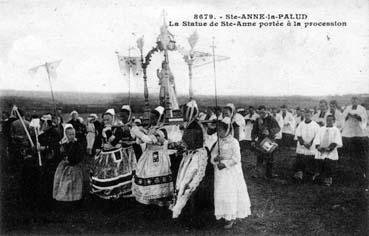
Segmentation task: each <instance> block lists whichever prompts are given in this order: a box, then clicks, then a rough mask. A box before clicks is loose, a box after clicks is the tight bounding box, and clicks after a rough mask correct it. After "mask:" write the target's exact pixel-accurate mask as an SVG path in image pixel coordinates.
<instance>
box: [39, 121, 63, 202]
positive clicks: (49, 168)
mask: <svg viewBox="0 0 369 236" xmlns="http://www.w3.org/2000/svg"><path fill="white" fill-rule="evenodd" d="M52 120H53V117H52V115H51V114H44V115H43V116H42V117H41V134H40V135H39V136H38V141H39V145H37V149H38V150H39V151H41V157H42V165H43V175H42V177H41V179H42V186H41V193H42V194H43V196H42V199H43V200H44V201H45V206H46V207H49V206H50V204H51V202H52V189H53V181H54V174H55V170H56V168H57V166H58V164H59V162H60V161H61V154H60V141H61V139H62V138H63V135H62V134H60V133H59V130H58V129H57V127H56V125H55V124H54V123H53V122H52Z"/></svg>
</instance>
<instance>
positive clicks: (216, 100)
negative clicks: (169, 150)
mask: <svg viewBox="0 0 369 236" xmlns="http://www.w3.org/2000/svg"><path fill="white" fill-rule="evenodd" d="M214 39H215V38H214V37H213V44H212V46H211V48H212V50H213V69H214V91H215V107H216V108H217V107H218V92H217V73H216V67H215V43H214ZM215 116H216V118H217V125H216V128H217V143H218V156H219V155H220V144H219V124H218V116H217V114H215ZM219 163H220V160H219Z"/></svg>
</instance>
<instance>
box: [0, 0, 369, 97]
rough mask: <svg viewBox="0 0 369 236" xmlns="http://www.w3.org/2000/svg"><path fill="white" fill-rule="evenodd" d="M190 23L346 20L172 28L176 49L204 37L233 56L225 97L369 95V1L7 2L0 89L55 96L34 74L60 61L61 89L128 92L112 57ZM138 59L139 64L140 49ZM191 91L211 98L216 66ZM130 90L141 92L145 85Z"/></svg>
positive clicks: (181, 84) (152, 79)
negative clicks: (260, 16) (261, 18)
mask: <svg viewBox="0 0 369 236" xmlns="http://www.w3.org/2000/svg"><path fill="white" fill-rule="evenodd" d="M163 9H164V10H165V11H166V12H167V16H166V18H167V20H168V21H170V20H171V21H179V22H181V21H187V20H189V21H191V20H193V15H194V14H201V13H210V14H214V15H215V16H217V17H218V16H224V15H225V14H241V13H245V14H246V13H265V14H268V13H270V14H280V13H283V14H287V13H303V14H306V15H307V16H308V19H307V20H305V21H324V22H331V21H346V22H347V26H346V27H308V28H304V27H301V28H297V27H265V28H261V29H260V28H258V27H255V28H247V27H246V28H235V27H170V31H171V32H172V33H173V34H174V35H175V38H176V41H177V43H178V44H180V45H181V46H183V47H185V48H189V45H188V43H187V40H186V38H187V37H188V36H189V35H190V34H191V33H192V32H193V31H194V30H197V32H198V35H199V41H198V43H197V45H196V47H195V49H196V50H199V51H204V52H211V48H210V45H211V43H212V37H215V44H216V49H215V50H216V52H215V54H218V55H224V56H229V57H230V59H229V60H227V61H222V62H217V63H216V70H217V85H218V93H219V94H235V95H276V96H278V95H330V94H345V93H368V92H369V49H368V46H369V18H368V15H369V1H367V0H341V1H336V0H301V1H287V0H276V1H266V0H249V1H226V0H217V1H210V0H209V1H207V0H202V1H195V0H191V1H188V0H160V1H159V0H148V1H146V0H143V1H137V0H126V1H119V0H105V1H97V0H61V1H59V0H45V1H41V0H30V1H25V0H24V1H21V0H0V32H1V33H0V87H1V88H2V89H19V90H48V89H49V84H48V81H47V77H46V74H45V72H44V71H39V72H38V73H37V74H36V76H34V77H30V76H29V74H28V69H30V68H31V67H34V66H36V65H38V64H41V63H44V62H45V61H52V60H57V59H62V62H61V64H60V66H59V67H58V69H57V73H58V78H57V79H56V80H55V81H53V87H54V90H58V91H80V92H84V91H89V92H126V91H128V87H127V84H128V83H127V77H124V76H122V74H121V73H120V71H119V67H118V63H117V57H116V54H115V51H120V52H121V53H122V54H128V48H129V47H130V46H136V39H137V38H138V37H140V36H142V35H144V38H145V46H144V51H145V52H148V50H150V49H151V48H152V47H153V46H154V45H155V41H156V37H157V35H158V34H159V30H160V26H161V24H162V10H163ZM131 54H132V55H139V52H138V50H137V49H135V50H132V51H131ZM161 60H162V55H161V54H156V55H155V56H154V57H153V60H152V63H151V64H150V66H149V70H148V76H149V90H150V92H156V91H158V84H157V83H158V79H157V77H156V69H157V68H159V67H160V61H161ZM170 66H171V69H172V72H173V73H174V76H175V79H176V85H177V90H178V92H179V93H182V94H187V93H188V70H187V66H186V64H185V63H184V61H183V59H182V56H181V55H180V54H179V53H177V52H173V53H170ZM193 73H194V79H193V80H194V92H195V93H196V94H213V93H214V76H213V67H212V65H211V64H209V65H206V66H203V67H200V68H196V69H194V72H193ZM132 81H133V82H132V90H133V91H134V92H142V91H143V83H142V78H132Z"/></svg>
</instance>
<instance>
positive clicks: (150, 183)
mask: <svg viewBox="0 0 369 236" xmlns="http://www.w3.org/2000/svg"><path fill="white" fill-rule="evenodd" d="M173 191H174V187H173V177H172V172H171V170H170V158H169V153H168V150H167V149H166V148H165V147H163V146H158V145H148V146H147V149H146V150H145V152H144V153H143V154H142V157H141V158H140V160H139V161H138V163H137V170H136V175H135V179H134V183H133V195H134V196H135V198H136V200H137V201H138V202H140V203H142V204H146V205H149V204H155V205H159V206H163V205H169V203H170V200H171V198H172V196H173Z"/></svg>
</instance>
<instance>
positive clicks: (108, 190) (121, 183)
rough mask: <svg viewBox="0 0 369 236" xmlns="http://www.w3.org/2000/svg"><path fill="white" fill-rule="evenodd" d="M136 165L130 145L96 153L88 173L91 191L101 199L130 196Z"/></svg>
mask: <svg viewBox="0 0 369 236" xmlns="http://www.w3.org/2000/svg"><path fill="white" fill-rule="evenodd" d="M136 166H137V161H136V156H135V153H134V150H133V148H132V147H126V148H118V149H114V150H109V151H104V150H103V151H101V152H100V153H97V154H96V156H95V158H94V160H93V164H92V167H91V173H90V184H91V193H92V194H95V195H96V196H98V197H100V198H103V199H118V198H120V197H132V177H133V172H134V171H135V169H136Z"/></svg>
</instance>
